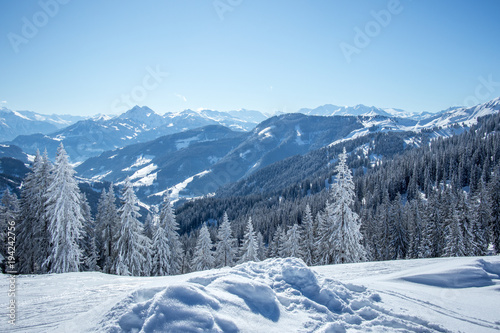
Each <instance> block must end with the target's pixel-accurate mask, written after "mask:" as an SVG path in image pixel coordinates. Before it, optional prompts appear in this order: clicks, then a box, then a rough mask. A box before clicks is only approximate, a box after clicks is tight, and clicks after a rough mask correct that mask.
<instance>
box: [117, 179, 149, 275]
mask: <svg viewBox="0 0 500 333" xmlns="http://www.w3.org/2000/svg"><path fill="white" fill-rule="evenodd" d="M122 202H123V203H122V206H121V207H120V209H119V210H118V212H119V214H120V227H119V229H118V237H117V240H116V243H115V246H114V248H115V249H114V251H115V253H116V261H115V263H114V272H115V273H116V274H118V275H133V276H140V275H149V271H148V268H149V267H150V263H148V262H147V254H148V251H149V249H150V248H151V244H150V240H149V238H147V237H146V236H145V235H144V234H143V230H142V225H141V223H140V222H139V220H138V218H139V217H140V214H139V204H138V199H137V197H136V195H135V193H134V187H133V185H132V183H131V182H130V179H129V178H128V177H127V179H126V180H125V183H124V185H123V194H122Z"/></svg>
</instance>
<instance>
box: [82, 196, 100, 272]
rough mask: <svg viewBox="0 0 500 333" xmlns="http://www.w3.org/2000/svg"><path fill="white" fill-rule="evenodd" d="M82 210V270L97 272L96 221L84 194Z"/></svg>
mask: <svg viewBox="0 0 500 333" xmlns="http://www.w3.org/2000/svg"><path fill="white" fill-rule="evenodd" d="M81 209H82V216H83V221H84V223H83V230H84V233H83V237H82V238H81V239H80V248H81V249H82V259H83V261H82V267H81V268H82V270H83V271H95V270H97V259H98V255H97V245H96V239H95V221H94V218H93V217H92V214H91V212H90V206H89V203H88V201H87V196H86V195H85V193H82V198H81Z"/></svg>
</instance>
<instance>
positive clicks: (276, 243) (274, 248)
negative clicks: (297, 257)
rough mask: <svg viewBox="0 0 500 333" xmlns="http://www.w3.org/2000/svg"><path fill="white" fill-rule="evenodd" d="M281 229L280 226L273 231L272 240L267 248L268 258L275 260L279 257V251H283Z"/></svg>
mask: <svg viewBox="0 0 500 333" xmlns="http://www.w3.org/2000/svg"><path fill="white" fill-rule="evenodd" d="M282 234H283V228H282V227H281V225H278V226H277V227H276V230H275V231H274V234H273V239H272V241H271V245H270V246H269V255H268V256H269V257H270V258H277V257H279V254H280V250H281V251H282V250H283V245H282V244H281V241H282V240H283V236H282Z"/></svg>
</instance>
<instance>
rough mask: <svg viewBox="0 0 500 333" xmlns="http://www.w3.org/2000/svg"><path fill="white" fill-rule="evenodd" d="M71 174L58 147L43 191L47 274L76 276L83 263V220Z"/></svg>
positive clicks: (66, 161)
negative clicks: (44, 197)
mask: <svg viewBox="0 0 500 333" xmlns="http://www.w3.org/2000/svg"><path fill="white" fill-rule="evenodd" d="M74 174H75V171H74V170H73V168H72V167H71V165H70V164H69V161H68V156H67V154H66V151H65V150H64V146H63V144H62V143H61V145H60V146H59V148H58V149H57V155H56V161H55V168H54V172H53V175H52V181H51V183H50V185H49V187H48V188H47V189H46V191H47V192H46V216H47V220H48V222H49V226H48V231H49V235H50V254H49V257H48V258H47V259H46V260H45V261H44V263H43V266H44V267H47V269H48V271H49V272H50V273H66V272H77V271H79V268H80V264H81V261H82V249H81V248H80V244H79V242H80V239H81V238H82V237H83V233H84V230H83V223H84V218H83V215H82V210H81V193H80V190H79V188H78V183H77V181H76V179H75V178H74Z"/></svg>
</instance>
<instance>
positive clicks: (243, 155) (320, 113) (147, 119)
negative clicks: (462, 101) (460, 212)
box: [0, 98, 500, 203]
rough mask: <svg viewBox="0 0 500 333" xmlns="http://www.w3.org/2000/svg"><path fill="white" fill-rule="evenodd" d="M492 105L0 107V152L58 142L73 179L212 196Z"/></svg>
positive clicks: (155, 198)
mask: <svg viewBox="0 0 500 333" xmlns="http://www.w3.org/2000/svg"><path fill="white" fill-rule="evenodd" d="M499 110H500V98H497V99H494V100H492V101H490V102H487V103H484V104H481V105H477V106H474V107H470V108H450V109H448V110H444V111H442V112H439V113H436V114H424V113H423V114H411V113H406V112H404V111H403V110H399V109H387V108H386V109H382V108H376V107H367V106H364V105H356V106H354V107H338V106H334V105H330V104H327V105H323V106H320V107H317V108H315V109H301V110H299V112H297V113H293V114H282V115H278V116H273V117H270V118H269V117H268V116H267V115H265V114H263V113H261V112H259V111H251V110H239V111H230V112H219V111H213V110H199V111H193V110H185V111H182V112H179V113H166V114H164V115H159V114H157V113H155V112H154V111H153V110H151V109H150V108H148V107H146V106H143V107H139V106H136V107H134V108H132V109H130V110H129V111H127V112H125V113H123V114H121V115H119V116H116V117H109V116H96V117H92V118H87V119H80V118H79V117H72V116H43V115H38V114H36V113H33V112H14V111H10V110H7V109H5V108H4V109H2V110H1V113H0V115H1V119H0V125H1V126H2V131H1V132H0V133H2V135H3V137H9V136H11V137H12V136H14V135H16V134H17V136H16V137H15V138H14V139H12V140H11V141H7V140H4V144H2V145H1V146H0V156H2V158H7V157H11V158H15V159H17V160H21V161H23V163H26V161H27V160H28V157H27V156H26V154H28V155H33V154H34V153H35V151H36V150H37V149H39V150H40V151H43V150H44V149H47V151H48V154H49V157H50V158H53V157H54V156H55V152H56V150H57V147H58V146H59V145H60V143H61V142H62V143H63V144H64V146H65V149H66V151H67V152H68V153H69V156H70V158H71V161H72V162H73V163H76V165H77V167H76V171H77V172H78V176H79V177H83V178H85V179H89V180H90V181H103V180H105V181H110V182H115V183H120V182H122V181H123V180H124V179H125V178H126V177H130V178H131V180H132V182H133V184H134V186H136V187H137V191H138V195H139V197H140V199H141V200H142V201H144V202H149V203H158V202H159V201H160V200H161V195H162V194H163V193H164V192H165V191H166V190H169V191H170V192H171V195H172V196H173V199H174V200H175V199H179V198H183V197H185V198H193V197H199V196H203V195H207V194H211V193H214V192H216V191H217V190H218V189H219V188H220V187H221V186H225V185H227V184H230V183H234V182H237V181H240V180H242V179H245V178H247V177H248V176H249V175H251V174H253V173H255V172H256V171H258V170H260V169H262V168H264V167H266V166H269V165H271V164H273V163H275V162H279V161H282V160H284V159H286V158H289V157H291V156H294V155H304V154H307V153H309V152H312V151H315V150H317V149H320V148H322V147H326V146H332V145H335V144H339V143H343V142H346V141H351V140H355V139H357V138H361V137H365V136H367V135H369V134H373V133H388V132H391V133H393V132H400V133H406V134H405V139H404V143H403V145H402V147H403V146H404V147H411V146H418V145H419V144H420V141H421V140H422V137H421V136H418V135H417V133H422V131H425V133H426V137H427V138H433V137H437V136H449V135H452V134H454V133H457V132H460V131H463V130H464V129H465V128H467V127H469V126H471V125H473V124H474V123H475V122H476V121H477V118H478V117H481V116H485V115H488V114H493V113H496V112H498V111H499ZM65 125H66V126H65ZM38 126H39V127H38ZM462 126H463V127H462ZM38 128H40V129H39V130H38V132H41V133H32V132H34V131H37V129H38ZM29 133H31V134H29ZM19 148H20V149H19ZM372 148H374V147H372ZM398 149H399V148H398ZM401 149H403V148H401ZM23 152H24V153H23ZM325 162H326V160H325ZM18 169H19V168H18Z"/></svg>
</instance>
